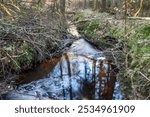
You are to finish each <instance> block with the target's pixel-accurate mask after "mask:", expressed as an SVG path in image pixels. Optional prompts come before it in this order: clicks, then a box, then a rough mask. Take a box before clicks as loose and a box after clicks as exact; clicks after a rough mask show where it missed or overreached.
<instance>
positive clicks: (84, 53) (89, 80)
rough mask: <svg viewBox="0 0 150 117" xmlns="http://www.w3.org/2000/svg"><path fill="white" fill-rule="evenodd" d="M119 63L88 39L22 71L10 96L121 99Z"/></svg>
mask: <svg viewBox="0 0 150 117" xmlns="http://www.w3.org/2000/svg"><path fill="white" fill-rule="evenodd" d="M115 69H116V66H115V65H113V64H112V63H111V61H109V60H106V57H105V55H104V53H103V52H102V51H100V50H98V49H96V48H95V47H94V46H93V45H91V44H90V43H89V42H88V41H86V40H85V39H79V40H76V41H75V42H74V43H73V44H72V45H71V47H70V49H69V50H68V51H67V52H66V53H64V54H63V55H60V56H57V57H53V58H51V59H50V60H47V61H46V62H43V63H41V64H40V65H39V66H38V67H37V68H35V69H34V70H32V71H29V72H27V73H24V74H20V75H19V76H18V78H17V80H16V82H17V83H18V85H17V86H16V88H15V89H13V90H11V91H10V92H8V93H7V94H6V95H5V96H4V99H7V100H45V99H46V100H53V99H54V100H82V99H87V100H112V99H113V100H120V99H121V97H122V96H121V93H120V91H119V83H118V82H117V80H116V77H117V73H116V72H115Z"/></svg>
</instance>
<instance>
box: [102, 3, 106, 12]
mask: <svg viewBox="0 0 150 117" xmlns="http://www.w3.org/2000/svg"><path fill="white" fill-rule="evenodd" d="M105 10H106V0H102V11H105Z"/></svg>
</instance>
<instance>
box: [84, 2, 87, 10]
mask: <svg viewBox="0 0 150 117" xmlns="http://www.w3.org/2000/svg"><path fill="white" fill-rule="evenodd" d="M86 4H87V1H86V0H84V3H83V8H84V9H86Z"/></svg>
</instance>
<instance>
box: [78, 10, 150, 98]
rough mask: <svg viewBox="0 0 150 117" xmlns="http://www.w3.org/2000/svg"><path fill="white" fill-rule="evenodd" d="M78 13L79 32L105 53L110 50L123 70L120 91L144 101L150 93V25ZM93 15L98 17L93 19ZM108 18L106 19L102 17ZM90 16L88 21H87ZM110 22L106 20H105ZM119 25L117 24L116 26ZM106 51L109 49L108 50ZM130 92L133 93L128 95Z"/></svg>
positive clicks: (143, 22)
mask: <svg viewBox="0 0 150 117" xmlns="http://www.w3.org/2000/svg"><path fill="white" fill-rule="evenodd" d="M85 14H87V13H84V12H80V13H77V15H76V16H75V17H78V18H77V19H76V20H75V22H76V24H77V27H78V29H79V31H80V33H82V34H84V35H86V36H87V37H89V39H90V40H91V41H92V42H94V43H96V45H97V46H99V48H103V50H105V49H107V50H109V48H111V50H112V53H113V54H114V53H115V54H116V56H114V57H115V58H114V59H115V60H116V61H117V62H116V61H115V62H116V64H117V66H118V67H119V68H120V76H119V77H124V78H119V80H121V82H122V83H121V84H122V87H121V89H122V90H123V92H124V94H123V95H124V97H125V98H126V99H133V98H134V99H144V98H145V97H148V96H149V95H150V94H149V92H150V90H149V88H148V87H150V22H149V21H139V20H138V21H132V20H127V24H126V33H125V25H124V20H117V21H116V20H115V18H114V17H111V18H110V17H109V15H106V14H105V13H100V14H101V15H99V14H98V13H89V14H88V15H85ZM92 14H94V15H95V17H96V18H93V16H92ZM102 14H103V15H104V16H107V17H105V19H104V18H103V17H100V16H103V15H102ZM87 17H88V19H87ZM107 18H108V19H111V20H109V21H107V20H106V19H107ZM115 22H117V23H115ZM105 51H106V50H105ZM129 93H130V94H132V95H130V96H129Z"/></svg>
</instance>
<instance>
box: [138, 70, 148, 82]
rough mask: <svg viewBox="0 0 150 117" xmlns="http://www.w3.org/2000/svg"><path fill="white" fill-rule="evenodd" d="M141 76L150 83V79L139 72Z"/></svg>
mask: <svg viewBox="0 0 150 117" xmlns="http://www.w3.org/2000/svg"><path fill="white" fill-rule="evenodd" d="M139 74H140V75H141V76H143V77H144V78H145V79H146V80H148V81H149V82H150V79H149V78H148V77H147V76H146V75H145V74H143V73H142V72H140V71H139Z"/></svg>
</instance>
